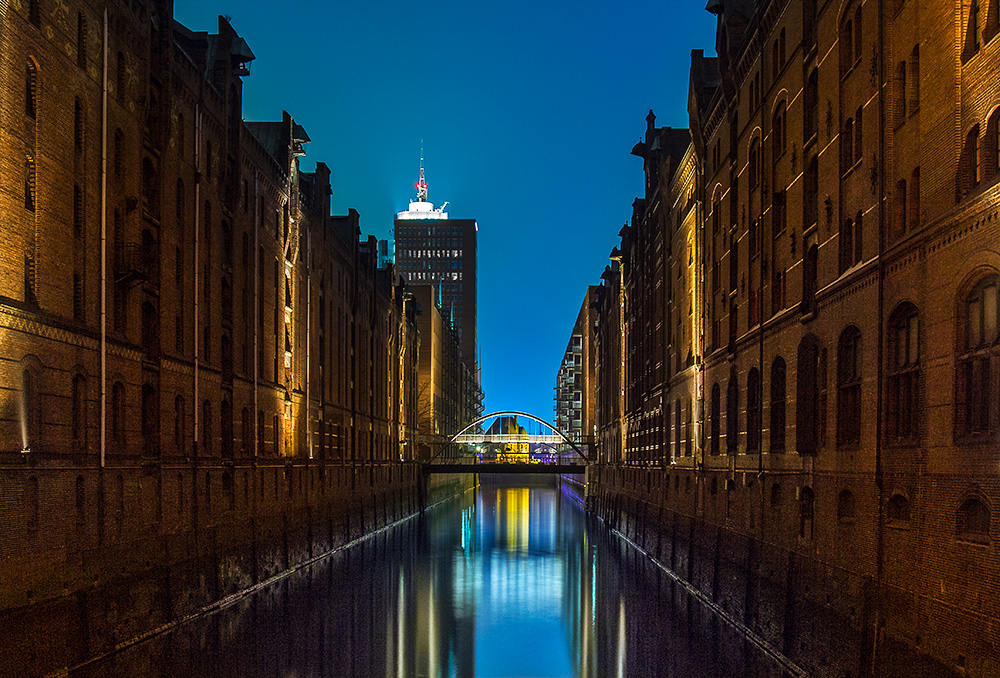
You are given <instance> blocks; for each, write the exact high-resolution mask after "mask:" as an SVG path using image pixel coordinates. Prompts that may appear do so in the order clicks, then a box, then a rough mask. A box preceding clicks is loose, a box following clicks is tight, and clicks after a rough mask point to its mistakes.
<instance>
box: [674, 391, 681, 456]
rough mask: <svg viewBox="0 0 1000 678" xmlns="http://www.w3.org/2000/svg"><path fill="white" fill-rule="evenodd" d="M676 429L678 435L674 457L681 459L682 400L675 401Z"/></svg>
mask: <svg viewBox="0 0 1000 678" xmlns="http://www.w3.org/2000/svg"><path fill="white" fill-rule="evenodd" d="M674 431H675V432H676V434H677V437H676V438H675V440H674V458H675V459H679V458H680V456H681V438H682V437H683V436H682V435H681V401H680V400H675V401H674Z"/></svg>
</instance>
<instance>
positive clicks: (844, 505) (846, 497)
mask: <svg viewBox="0 0 1000 678" xmlns="http://www.w3.org/2000/svg"><path fill="white" fill-rule="evenodd" d="M856 516H857V509H856V508H855V505H854V494H853V493H852V492H851V491H850V490H841V492H840V494H839V495H837V521H838V522H841V523H853V522H854V519H855V517H856Z"/></svg>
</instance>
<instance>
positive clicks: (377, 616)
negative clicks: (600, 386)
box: [72, 477, 783, 678]
mask: <svg viewBox="0 0 1000 678" xmlns="http://www.w3.org/2000/svg"><path fill="white" fill-rule="evenodd" d="M577 493H578V488H577V487H576V486H574V485H569V484H564V485H560V484H559V481H558V480H556V479H554V478H553V479H541V480H524V478H523V477H519V478H516V479H513V480H510V481H503V480H498V481H495V482H491V481H489V480H488V479H487V480H486V481H484V482H483V485H482V486H481V487H480V489H479V491H477V492H468V493H466V494H465V495H464V496H462V497H460V498H457V499H454V500H451V501H449V502H447V503H445V504H443V505H439V506H437V507H435V508H433V509H432V510H429V511H427V512H426V514H425V515H424V516H422V517H420V518H414V519H411V520H409V521H407V522H405V523H403V524H401V525H399V526H396V527H394V528H391V529H389V530H386V531H384V532H382V533H380V534H378V535H376V536H374V537H372V538H370V539H368V540H367V541H365V542H363V543H361V544H359V545H356V546H354V547H352V548H350V549H346V550H344V551H341V552H339V553H336V554H334V555H332V556H330V557H329V558H326V559H324V560H322V561H320V562H317V563H315V564H313V565H311V566H309V567H308V568H304V569H302V570H300V571H298V572H296V573H293V574H291V575H290V576H288V577H286V578H284V579H283V580H281V581H280V582H278V583H276V584H274V585H272V586H270V587H268V588H266V589H265V590H263V591H261V592H258V593H256V594H253V595H250V596H247V597H246V598H244V599H242V600H241V601H240V602H238V603H236V604H234V605H232V606H230V607H227V608H225V609H223V610H222V611H220V612H217V613H214V614H211V615H207V616H204V617H201V618H198V619H195V620H194V621H191V622H189V623H187V624H184V625H182V626H180V627H178V628H176V629H175V630H173V631H171V632H169V633H164V634H161V635H159V636H156V637H154V638H152V639H150V640H148V641H146V642H144V643H141V644H138V645H135V646H133V647H131V648H129V649H127V650H124V651H122V652H120V653H118V654H117V655H115V656H113V657H111V658H109V659H107V660H104V661H101V662H99V663H96V664H92V665H90V666H88V667H86V668H84V669H81V670H79V671H76V672H74V673H73V674H72V675H73V676H74V678H75V677H77V676H80V677H84V676H86V677H94V678H96V677H97V676H102V677H103V676H171V677H173V676H198V677H199V678H201V677H202V676H204V677H206V678H207V677H209V676H212V677H217V676H240V677H250V676H277V677H280V678H305V677H311V676H324V677H326V676H330V677H336V678H341V677H346V678H353V677H355V676H357V677H362V676H364V677H368V676H373V677H374V676H378V677H385V678H390V677H393V678H402V677H407V678H410V677H414V678H418V677H419V678H439V677H450V676H455V677H472V676H482V677H504V678H513V677H515V676H524V677H530V678H547V677H555V676H559V677H562V676H565V677H567V678H569V677H588V678H590V677H594V678H606V677H615V676H662V677H674V676H676V677H678V678H708V677H714V676H741V677H744V676H768V677H770V676H775V677H777V676H781V675H783V674H782V672H781V670H780V669H779V668H778V667H777V666H776V665H775V664H774V663H773V662H772V661H771V659H770V658H769V657H767V656H766V655H764V654H763V653H761V652H760V651H759V650H757V649H756V648H755V647H754V646H753V645H751V644H750V643H749V642H747V641H746V640H745V639H744V638H743V636H742V635H741V634H739V633H737V632H736V631H734V630H733V629H732V628H731V627H730V626H728V625H726V624H724V623H721V622H720V621H719V620H718V619H717V617H716V616H715V615H714V614H712V613H711V612H710V611H708V610H707V609H705V608H704V606H702V605H701V604H700V603H698V601H696V600H694V599H693V598H691V597H690V596H689V595H688V594H687V593H685V592H684V591H683V590H682V589H681V588H680V587H679V586H677V585H675V584H673V583H672V580H671V579H670V578H669V577H667V576H666V575H665V574H664V573H663V572H662V571H661V570H659V568H657V567H655V566H654V565H652V564H651V563H650V562H649V561H648V560H647V559H646V558H645V556H643V555H642V554H641V553H639V552H637V551H636V550H635V549H633V548H631V547H630V546H628V545H627V544H625V543H624V542H623V541H622V540H621V539H620V538H618V537H617V536H615V535H614V534H612V533H610V532H609V531H608V529H607V528H606V527H605V526H604V525H603V524H602V523H600V522H595V521H593V520H588V519H587V517H586V516H585V514H584V512H583V510H582V508H581V505H580V502H579V496H578V494H577Z"/></svg>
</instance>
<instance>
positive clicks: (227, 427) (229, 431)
mask: <svg viewBox="0 0 1000 678" xmlns="http://www.w3.org/2000/svg"><path fill="white" fill-rule="evenodd" d="M222 458H223V459H232V458H233V405H232V403H231V402H229V400H228V399H223V401H222Z"/></svg>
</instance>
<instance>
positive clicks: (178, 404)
mask: <svg viewBox="0 0 1000 678" xmlns="http://www.w3.org/2000/svg"><path fill="white" fill-rule="evenodd" d="M174 449H175V450H176V452H177V454H178V455H180V456H185V457H186V456H187V417H186V413H185V411H184V396H182V395H179V396H177V397H176V398H174Z"/></svg>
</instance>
